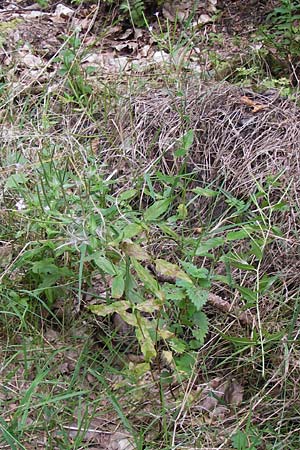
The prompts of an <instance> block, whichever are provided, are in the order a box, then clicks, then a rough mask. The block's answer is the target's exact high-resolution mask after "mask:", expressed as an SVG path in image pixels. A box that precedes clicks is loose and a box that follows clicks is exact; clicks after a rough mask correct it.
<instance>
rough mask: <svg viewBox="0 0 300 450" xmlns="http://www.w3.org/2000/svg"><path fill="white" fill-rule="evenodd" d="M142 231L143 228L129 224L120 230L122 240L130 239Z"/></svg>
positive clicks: (135, 224)
mask: <svg viewBox="0 0 300 450" xmlns="http://www.w3.org/2000/svg"><path fill="white" fill-rule="evenodd" d="M142 231H143V227H142V226H141V225H139V224H137V223H129V224H128V225H126V226H125V227H124V228H123V230H122V235H123V239H124V240H125V239H131V238H133V237H134V236H137V235H138V234H140V233H141V232H142Z"/></svg>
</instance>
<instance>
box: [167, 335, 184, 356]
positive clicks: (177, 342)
mask: <svg viewBox="0 0 300 450" xmlns="http://www.w3.org/2000/svg"><path fill="white" fill-rule="evenodd" d="M169 344H170V347H171V349H172V350H173V351H174V352H176V353H179V354H181V353H183V352H185V350H186V347H187V345H186V343H185V342H184V341H183V340H182V339H179V338H172V339H170V341H169Z"/></svg>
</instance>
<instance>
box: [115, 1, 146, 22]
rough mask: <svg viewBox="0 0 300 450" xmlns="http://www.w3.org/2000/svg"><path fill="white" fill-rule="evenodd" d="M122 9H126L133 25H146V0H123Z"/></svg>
mask: <svg viewBox="0 0 300 450" xmlns="http://www.w3.org/2000/svg"><path fill="white" fill-rule="evenodd" d="M120 10H121V11H124V12H125V13H126V15H127V16H128V17H129V18H130V20H131V22H132V24H133V25H136V26H137V27H141V26H144V25H145V18H144V17H145V16H144V13H145V2H144V0H123V1H122V3H121V5H120Z"/></svg>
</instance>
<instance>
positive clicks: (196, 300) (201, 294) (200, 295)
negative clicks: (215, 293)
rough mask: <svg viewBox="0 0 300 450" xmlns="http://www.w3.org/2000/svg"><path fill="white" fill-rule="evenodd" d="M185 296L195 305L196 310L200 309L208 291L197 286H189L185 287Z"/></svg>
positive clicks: (205, 300)
mask: <svg viewBox="0 0 300 450" xmlns="http://www.w3.org/2000/svg"><path fill="white" fill-rule="evenodd" d="M186 293H187V296H188V297H189V299H190V300H191V302H192V303H193V305H194V306H195V307H196V309H197V311H200V310H201V309H202V307H203V306H204V305H205V303H206V302H207V299H208V291H206V290H204V289H200V288H199V287H197V286H191V287H189V288H188V289H186Z"/></svg>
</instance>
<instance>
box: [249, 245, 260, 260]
mask: <svg viewBox="0 0 300 450" xmlns="http://www.w3.org/2000/svg"><path fill="white" fill-rule="evenodd" d="M251 252H252V253H253V255H254V256H255V257H256V258H257V259H258V261H261V260H262V258H263V247H262V246H261V245H260V244H259V242H256V241H252V242H251Z"/></svg>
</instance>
